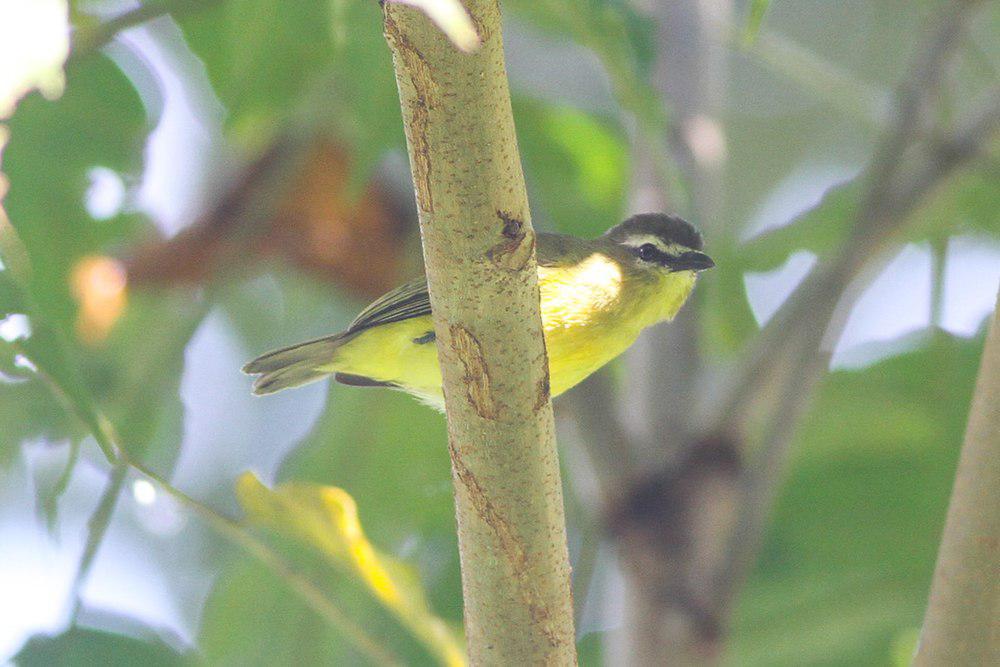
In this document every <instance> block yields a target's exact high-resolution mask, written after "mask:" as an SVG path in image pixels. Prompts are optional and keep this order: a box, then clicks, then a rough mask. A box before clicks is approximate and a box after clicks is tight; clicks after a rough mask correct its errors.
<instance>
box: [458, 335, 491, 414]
mask: <svg viewBox="0 0 1000 667" xmlns="http://www.w3.org/2000/svg"><path fill="white" fill-rule="evenodd" d="M450 332H451V341H450V343H451V349H452V350H454V352H455V354H456V355H458V359H459V361H461V362H462V366H463V367H464V368H465V376H464V377H463V378H462V379H463V381H464V383H465V391H466V394H465V395H466V398H467V399H468V401H469V404H470V405H471V406H472V408H473V409H474V410H475V411H476V414H478V415H479V416H480V417H482V418H483V419H489V420H491V421H495V420H496V419H497V418H498V417H499V416H500V408H499V406H498V405H497V403H496V400H495V398H494V396H493V382H492V380H491V379H490V371H489V368H488V367H487V366H486V359H485V358H483V348H482V346H481V345H480V344H479V340H478V339H476V337H475V336H473V335H472V334H471V333H470V332H469V331H468V330H467V329H466V328H464V327H462V326H461V325H458V324H453V325H451V328H450Z"/></svg>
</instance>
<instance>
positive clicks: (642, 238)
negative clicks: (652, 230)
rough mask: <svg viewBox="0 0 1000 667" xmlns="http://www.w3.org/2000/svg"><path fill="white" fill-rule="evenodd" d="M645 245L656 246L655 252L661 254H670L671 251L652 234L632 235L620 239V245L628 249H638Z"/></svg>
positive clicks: (661, 240)
mask: <svg viewBox="0 0 1000 667" xmlns="http://www.w3.org/2000/svg"><path fill="white" fill-rule="evenodd" d="M647 243H649V244H651V245H653V246H656V248H657V250H660V251H661V252H670V250H671V248H670V246H669V245H667V244H666V243H664V242H663V239H661V238H660V237H658V236H653V235H652V234H633V235H631V236H627V237H625V238H624V239H622V245H624V246H628V247H629V248H638V247H640V246H644V245H646V244H647Z"/></svg>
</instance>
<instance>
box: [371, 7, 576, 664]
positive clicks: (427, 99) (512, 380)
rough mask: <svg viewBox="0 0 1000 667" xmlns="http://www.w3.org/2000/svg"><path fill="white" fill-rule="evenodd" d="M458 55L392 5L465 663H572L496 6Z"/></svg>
mask: <svg viewBox="0 0 1000 667" xmlns="http://www.w3.org/2000/svg"><path fill="white" fill-rule="evenodd" d="M464 4H465V5H466V7H467V9H468V10H469V13H470V15H471V17H472V20H473V23H474V25H475V26H476V30H477V32H478V33H479V37H480V40H481V46H480V48H479V50H478V51H477V52H475V53H473V54H464V53H460V52H459V51H458V50H457V49H456V48H455V47H454V46H452V45H451V44H450V43H449V42H448V41H447V40H446V39H445V37H444V36H443V35H442V34H441V33H440V32H439V31H438V30H437V29H436V28H435V27H434V26H433V24H432V23H431V22H430V21H429V20H428V19H427V18H426V17H425V16H424V15H423V14H421V13H419V12H418V11H416V10H415V9H414V8H412V7H408V6H405V5H402V4H394V3H386V4H384V5H383V7H384V21H385V34H386V39H387V40H388V42H389V46H390V48H391V50H392V54H393V62H394V66H395V70H396V80H397V83H398V85H399V95H400V102H401V104H402V110H403V122H404V126H405V130H406V138H407V145H408V148H409V155H410V167H411V169H412V172H413V182H414V186H415V188H416V195H417V207H418V210H419V217H420V229H421V235H422V238H423V248H424V260H425V265H426V271H427V282H428V286H429V289H430V297H431V305H432V309H433V317H434V326H435V332H436V335H437V346H438V357H439V360H440V364H441V372H442V379H443V385H444V394H445V405H446V409H447V414H448V436H449V451H450V453H451V460H452V471H453V480H454V484H455V505H456V513H457V517H458V536H459V551H460V555H461V564H462V586H463V592H464V595H465V623H466V635H467V638H468V644H469V653H470V657H471V660H472V662H473V663H474V664H487V663H488V664H512V665H526V664H573V663H574V662H575V646H574V633H573V606H572V599H571V595H570V590H569V562H568V553H567V549H566V529H565V520H564V516H563V500H562V488H561V484H560V478H559V465H558V458H557V455H556V449H555V435H554V424H553V418H552V407H551V402H550V400H549V384H548V371H547V369H548V364H547V359H546V355H545V343H544V339H543V337H542V330H541V315H540V312H539V294H538V285H537V265H536V260H535V232H534V230H533V229H532V227H531V218H530V214H529V211H528V202H527V195H526V192H525V187H524V176H523V174H522V172H521V163H520V159H519V156H518V151H517V140H516V137H515V134H514V123H513V118H512V115H511V107H510V95H509V91H508V86H507V75H506V70H505V67H504V54H503V44H502V40H501V31H500V8H499V5H498V2H497V0H470V1H467V2H465V3H464Z"/></svg>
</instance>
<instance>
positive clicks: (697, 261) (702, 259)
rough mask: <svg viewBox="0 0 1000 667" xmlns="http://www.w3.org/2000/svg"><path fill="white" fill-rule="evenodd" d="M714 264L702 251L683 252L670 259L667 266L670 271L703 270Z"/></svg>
mask: <svg viewBox="0 0 1000 667" xmlns="http://www.w3.org/2000/svg"><path fill="white" fill-rule="evenodd" d="M713 266H715V262H713V261H712V258H711V257H709V256H708V255H706V254H705V253H702V252H694V251H693V250H692V251H690V252H685V253H682V254H680V255H679V256H678V257H677V258H675V259H671V260H670V262H669V263H668V264H667V268H669V269H670V270H671V271H704V270H705V269H710V268H712V267H713Z"/></svg>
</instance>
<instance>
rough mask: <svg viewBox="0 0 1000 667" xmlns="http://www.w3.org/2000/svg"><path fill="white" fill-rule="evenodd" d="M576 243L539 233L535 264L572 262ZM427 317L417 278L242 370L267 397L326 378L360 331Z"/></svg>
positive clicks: (426, 304)
mask: <svg viewBox="0 0 1000 667" xmlns="http://www.w3.org/2000/svg"><path fill="white" fill-rule="evenodd" d="M574 242H576V244H574ZM577 244H579V240H577V239H573V238H571V237H565V236H559V235H554V234H539V235H538V244H537V248H538V263H539V265H540V266H553V265H555V264H559V263H563V262H565V261H572V258H573V257H574V256H575V255H577V254H578V253H577V252H575V250H576V245H577ZM430 314H431V300H430V295H429V294H428V293H427V279H426V278H424V277H423V276H421V277H420V278H416V279H414V280H411V281H410V282H408V283H405V284H403V285H400V286H399V287H397V288H396V289H394V290H392V291H391V292H388V293H386V294H384V295H383V296H381V297H379V298H378V299H376V300H375V301H374V302H373V303H372V304H371V305H369V306H368V307H367V308H365V309H364V310H362V311H361V312H360V313H359V314H358V316H357V317H355V318H354V321H353V322H351V324H350V326H349V327H347V329H346V330H345V331H343V332H342V333H339V334H336V335H333V336H326V337H324V338H318V339H316V340H311V341H306V342H305V343H299V344H297V345H292V346H289V347H285V348H282V349H280V350H275V351H273V352H268V353H267V354H264V355H261V356H260V357H257V358H256V359H254V360H253V361H251V362H250V363H248V364H247V365H246V366H244V367H243V372H244V373H248V374H252V375H260V377H258V378H257V380H256V381H255V382H254V392H255V393H258V394H269V393H272V392H275V391H280V390H281V389H286V388H288V387H296V386H299V385H301V384H306V383H307V382H312V381H314V380H318V379H320V378H321V377H324V376H325V375H328V374H329V372H330V371H329V370H326V369H328V368H329V364H330V362H331V361H332V360H333V358H334V355H335V354H336V350H337V348H338V347H340V346H341V345H343V344H344V343H346V342H347V341H349V340H351V339H352V338H354V337H355V336H356V335H358V334H360V333H361V332H363V331H365V330H367V329H371V328H373V327H377V326H381V325H383V324H390V323H392V322H400V321H402V320H408V319H410V318H413V317H422V316H424V315H430ZM337 379H338V380H340V381H342V382H343V381H348V383H350V384H360V380H366V384H367V383H374V382H375V381H374V380H371V381H368V379H367V378H354V377H353V376H344V378H341V377H340V376H339V375H338V378H337Z"/></svg>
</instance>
